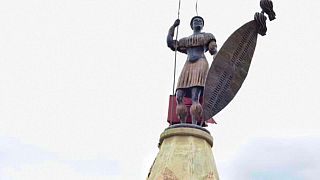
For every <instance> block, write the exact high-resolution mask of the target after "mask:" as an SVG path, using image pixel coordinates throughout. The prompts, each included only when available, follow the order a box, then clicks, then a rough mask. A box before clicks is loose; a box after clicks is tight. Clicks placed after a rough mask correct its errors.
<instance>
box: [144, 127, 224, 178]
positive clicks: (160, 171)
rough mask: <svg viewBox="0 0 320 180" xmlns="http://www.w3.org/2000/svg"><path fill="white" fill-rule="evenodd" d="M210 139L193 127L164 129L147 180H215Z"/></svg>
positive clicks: (215, 170) (210, 137)
mask: <svg viewBox="0 0 320 180" xmlns="http://www.w3.org/2000/svg"><path fill="white" fill-rule="evenodd" d="M212 144H213V138H212V136H211V135H210V134H208V133H207V132H204V131H202V130H199V129H195V128H174V129H168V130H165V131H164V132H163V133H162V134H161V137H160V143H159V149H160V151H159V153H158V155H157V157H156V159H155V161H154V163H153V165H152V167H151V169H150V172H149V175H148V177H147V180H219V176H218V172H217V168H216V165H215V162H214V158H213V154H212V151H211V147H212Z"/></svg>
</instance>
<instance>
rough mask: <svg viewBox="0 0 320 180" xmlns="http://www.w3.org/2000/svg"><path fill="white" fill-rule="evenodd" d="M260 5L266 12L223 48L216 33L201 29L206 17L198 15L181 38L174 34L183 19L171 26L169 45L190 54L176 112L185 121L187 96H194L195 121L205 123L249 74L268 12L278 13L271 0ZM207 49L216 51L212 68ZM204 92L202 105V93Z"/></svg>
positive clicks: (178, 89)
mask: <svg viewBox="0 0 320 180" xmlns="http://www.w3.org/2000/svg"><path fill="white" fill-rule="evenodd" d="M260 7H261V8H262V12H261V13H259V12H258V13H256V14H255V15H254V20H252V21H249V22H248V23H246V24H244V25H243V26H241V27H240V28H238V29H237V30H236V31H235V32H234V33H233V34H232V35H231V36H230V37H229V38H228V39H227V41H226V42H225V43H224V44H223V46H222V47H221V49H220V50H219V52H217V45H216V39H215V37H214V36H213V35H212V34H210V33H204V32H201V30H202V28H203V25H204V20H203V18H202V17H200V16H195V17H193V18H192V19H191V22H190V26H191V28H192V29H193V34H192V35H191V36H189V37H185V38H182V39H180V40H179V41H176V40H173V36H174V29H175V28H176V27H177V26H178V25H179V24H180V20H179V19H177V20H176V21H175V22H174V24H173V25H172V26H171V27H170V29H169V33H168V36H167V45H168V47H169V48H170V49H171V50H173V51H179V52H182V53H185V54H187V55H188V57H187V61H186V62H185V65H184V67H183V70H182V72H181V74H180V77H179V80H178V84H177V89H176V100H177V107H176V113H177V116H178V118H179V119H180V122H181V123H185V122H186V117H187V115H188V112H187V107H186V106H185V105H184V103H183V98H184V97H189V98H191V99H192V105H191V107H190V114H191V118H192V124H198V125H199V120H202V122H201V123H200V125H201V126H203V125H204V124H205V123H204V122H203V121H207V120H209V119H210V118H212V117H213V116H214V115H216V114H217V113H218V112H220V111H221V110H222V109H223V108H225V107H226V106H227V105H228V104H229V103H230V101H231V100H232V99H233V98H234V97H235V95H236V94H237V92H238V91H239V89H240V87H241V85H242V83H243V82H244V80H245V78H246V76H247V74H248V71H249V67H250V63H251V60H252V57H253V54H254V51H255V47H256V43H257V37H258V34H260V35H262V36H264V35H265V34H266V32H267V26H266V20H267V17H266V16H265V15H264V13H266V14H267V15H268V17H269V20H270V21H272V20H274V19H275V16H276V14H275V12H274V11H273V3H272V1H271V0H261V1H260ZM207 51H209V52H210V54H211V55H215V56H214V59H213V62H212V64H211V66H210V69H209V68H208V67H209V66H208V62H207V60H206V57H205V55H204V53H205V52H207ZM202 95H203V104H202V105H201V104H200V103H199V97H200V96H202ZM170 125H172V124H170Z"/></svg>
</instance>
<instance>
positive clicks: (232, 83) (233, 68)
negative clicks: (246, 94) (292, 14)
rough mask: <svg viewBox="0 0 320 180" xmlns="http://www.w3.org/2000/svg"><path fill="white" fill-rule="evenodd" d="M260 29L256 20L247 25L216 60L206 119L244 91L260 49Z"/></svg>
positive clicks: (210, 76)
mask: <svg viewBox="0 0 320 180" xmlns="http://www.w3.org/2000/svg"><path fill="white" fill-rule="evenodd" d="M257 29H258V27H257V23H256V22H255V21H254V20H253V21H250V22H248V23H246V24H245V25H243V26H242V27H240V28H239V29H237V30H236V31H235V32H234V33H233V34H232V35H231V36H230V37H229V38H228V39H227V41H226V42H225V43H224V44H223V46H222V47H221V49H220V50H219V52H218V53H217V55H216V56H215V57H214V60H213V62H212V64H211V67H210V69H209V72H208V75H207V79H206V84H205V87H204V95H203V97H204V104H203V116H204V119H205V120H208V119H210V118H211V117H213V116H214V115H216V114H217V113H218V112H220V111H221V110H222V109H223V108H225V107H226V106H227V105H228V104H229V102H230V101H231V100H232V99H233V98H234V96H235V95H236V94H237V92H238V90H239V89H240V87H241V85H242V83H243V82H244V80H245V78H246V76H247V74H248V71H249V67H250V63H251V59H252V57H253V53H254V50H255V47H256V43H257V36H258V32H257Z"/></svg>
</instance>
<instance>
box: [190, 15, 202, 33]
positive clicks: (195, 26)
mask: <svg viewBox="0 0 320 180" xmlns="http://www.w3.org/2000/svg"><path fill="white" fill-rule="evenodd" d="M203 25H204V20H203V18H202V17H201V16H194V17H193V18H192V19H191V21H190V26H191V29H192V30H198V31H200V30H201V29H202V28H203Z"/></svg>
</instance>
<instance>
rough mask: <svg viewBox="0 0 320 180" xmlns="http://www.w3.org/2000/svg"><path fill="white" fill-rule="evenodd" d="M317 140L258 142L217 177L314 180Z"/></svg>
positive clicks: (319, 141) (319, 142)
mask: <svg viewBox="0 0 320 180" xmlns="http://www.w3.org/2000/svg"><path fill="white" fill-rule="evenodd" d="M319 155H320V138H307V137H305V138H283V139H279V138H258V139H253V140H251V141H249V142H248V143H247V144H245V145H244V146H243V147H242V148H241V150H240V151H239V152H238V153H237V155H236V156H235V158H234V159H233V160H231V161H229V162H226V163H225V164H223V165H222V170H221V171H220V174H221V177H222V179H223V177H225V178H226V179H227V180H228V179H241V180H242V179H243V180H246V179H254V180H256V179H257V180H270V179H272V180H316V179H318V178H319V175H320V171H319V169H320V156H319Z"/></svg>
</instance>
